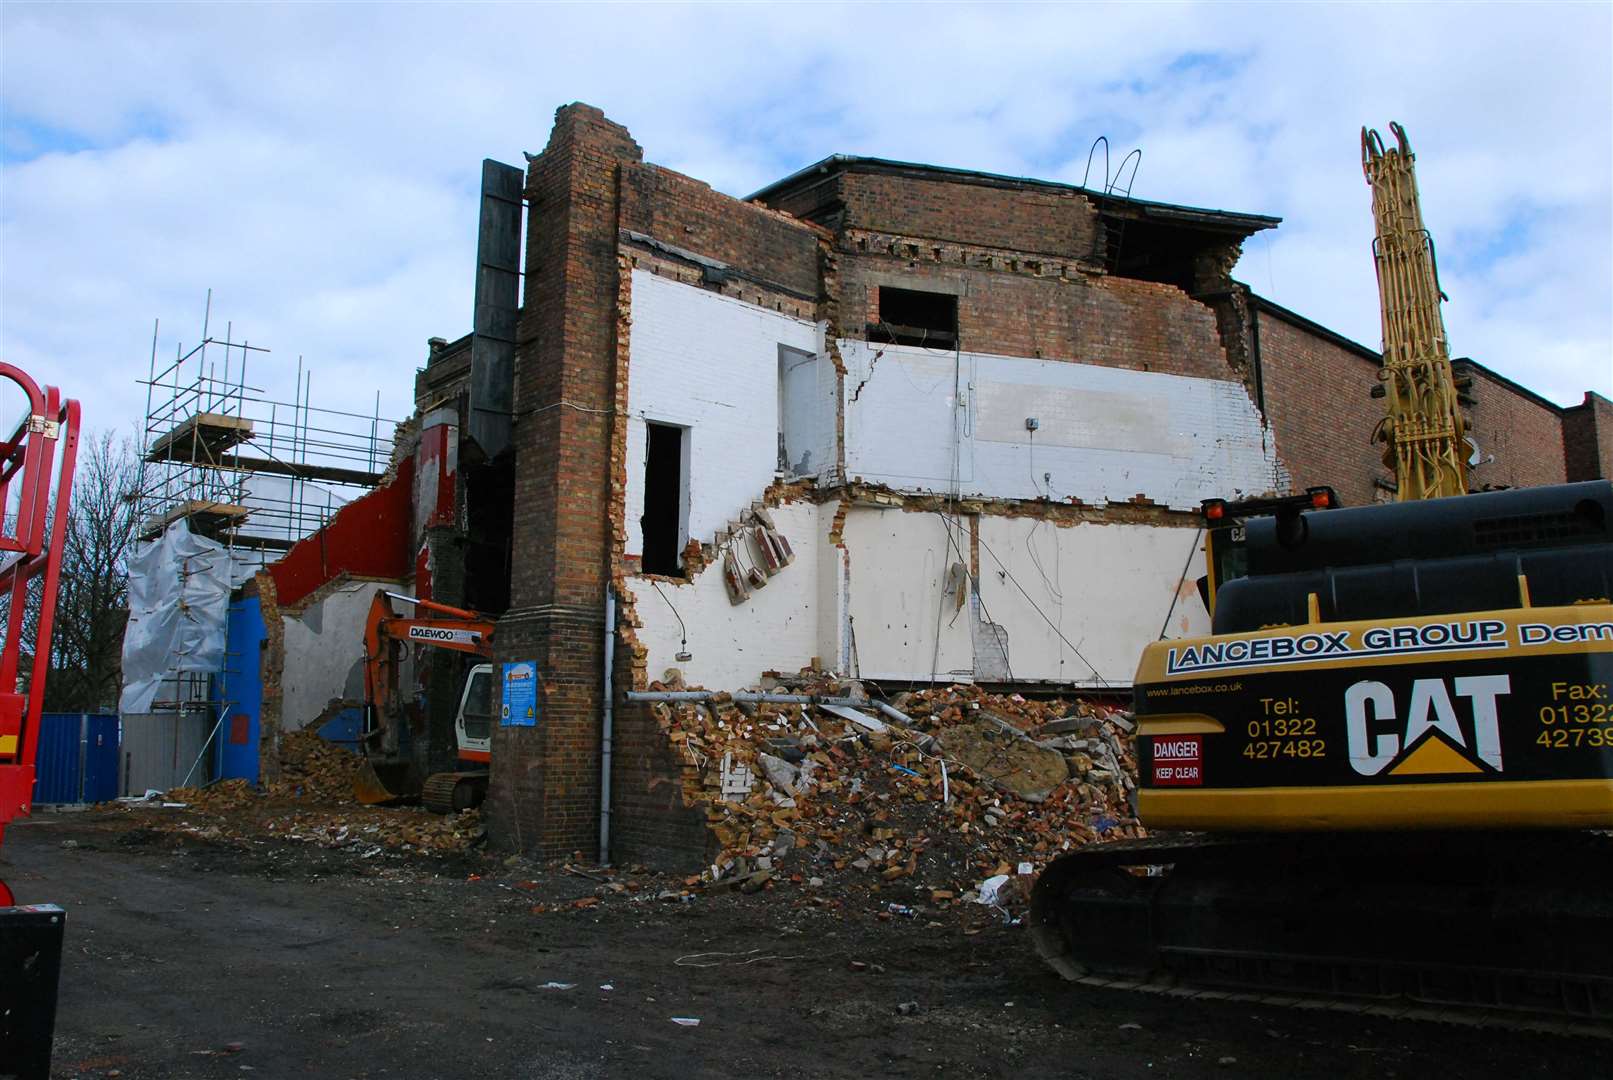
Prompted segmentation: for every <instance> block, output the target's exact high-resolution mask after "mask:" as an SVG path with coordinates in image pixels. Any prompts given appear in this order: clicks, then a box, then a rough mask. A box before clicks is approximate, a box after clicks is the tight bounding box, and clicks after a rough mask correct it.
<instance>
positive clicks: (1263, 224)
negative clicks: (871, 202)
mask: <svg viewBox="0 0 1613 1080" xmlns="http://www.w3.org/2000/svg"><path fill="white" fill-rule="evenodd" d="M853 169H862V170H865V171H869V172H918V173H930V174H936V175H940V176H945V177H950V178H952V179H955V180H962V181H965V182H967V183H974V184H985V185H988V186H991V187H1039V188H1053V189H1055V190H1058V191H1078V192H1080V193H1081V194H1083V195H1085V196H1087V197H1088V198H1089V199H1092V200H1093V201H1094V202H1097V203H1099V204H1100V206H1105V207H1110V208H1115V209H1118V208H1120V207H1122V206H1126V207H1133V208H1136V209H1139V210H1141V211H1143V212H1144V214H1145V215H1149V216H1156V215H1157V216H1158V217H1161V218H1178V219H1181V220H1184V221H1190V222H1193V223H1195V224H1200V225H1218V226H1221V227H1223V228H1231V229H1239V230H1242V231H1246V232H1250V233H1255V232H1259V231H1261V230H1262V229H1274V228H1276V227H1277V226H1278V225H1279V224H1280V223H1281V222H1282V218H1280V217H1272V216H1270V215H1268V214H1245V213H1241V212H1239V211H1235V210H1210V209H1205V208H1203V207H1198V206H1182V205H1179V204H1177V203H1165V202H1154V201H1152V200H1150V199H1133V198H1129V197H1124V196H1119V195H1112V194H1106V193H1104V192H1101V191H1093V190H1092V189H1091V188H1084V187H1081V186H1080V185H1078V184H1066V183H1062V182H1060V181H1057V180H1038V179H1036V178H1034V177H1029V176H1008V175H1006V174H1004V173H990V172H981V171H978V170H975V169H957V168H953V167H952V166H949V165H924V164H920V163H918V162H913V161H893V160H891V159H890V158H874V157H859V156H857V155H854V154H830V155H829V156H828V157H826V158H824V159H823V160H822V161H815V162H813V163H812V164H811V165H808V166H806V167H805V168H803V169H797V170H796V171H795V172H793V173H791V174H790V175H788V176H786V177H784V178H783V179H782V180H775V181H773V183H771V184H768V185H767V186H766V187H763V188H761V189H759V190H757V191H754V192H752V193H751V194H749V195H747V196H745V198H744V199H743V201H744V202H757V201H759V200H762V199H766V198H767V197H768V196H771V195H774V194H776V193H778V192H780V191H783V190H785V189H788V188H791V187H795V186H797V185H798V184H799V183H800V182H801V181H803V180H806V179H808V178H810V177H813V176H817V175H828V174H829V173H831V172H834V171H843V172H849V171H851V170H853Z"/></svg>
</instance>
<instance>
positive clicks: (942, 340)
mask: <svg viewBox="0 0 1613 1080" xmlns="http://www.w3.org/2000/svg"><path fill="white" fill-rule="evenodd" d="M868 340H869V341H886V342H890V343H892V344H895V345H921V346H930V347H932V348H947V349H950V348H952V347H953V346H954V345H956V344H957V343H958V298H957V297H956V296H953V295H952V294H951V293H937V292H923V291H921V290H919V289H893V288H890V287H889V286H886V285H881V286H880V287H879V322H877V323H875V324H874V325H872V326H870V327H869V328H868Z"/></svg>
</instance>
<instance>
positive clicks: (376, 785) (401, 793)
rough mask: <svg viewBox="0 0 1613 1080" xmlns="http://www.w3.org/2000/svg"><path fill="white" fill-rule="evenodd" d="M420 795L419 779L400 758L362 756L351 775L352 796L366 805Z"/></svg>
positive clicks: (385, 803) (381, 803)
mask: <svg viewBox="0 0 1613 1080" xmlns="http://www.w3.org/2000/svg"><path fill="white" fill-rule="evenodd" d="M419 797H420V779H419V776H418V774H417V773H416V771H415V768H414V766H413V765H411V764H410V763H408V762H403V761H392V762H386V761H383V762H380V763H379V764H378V763H376V762H373V761H370V760H369V759H368V758H366V759H365V761H364V764H363V765H361V766H360V767H359V770H358V772H356V773H354V774H353V798H355V799H357V800H358V801H359V802H361V803H363V804H365V805H366V806H384V805H388V804H393V803H400V802H404V801H407V800H409V799H416V798H419Z"/></svg>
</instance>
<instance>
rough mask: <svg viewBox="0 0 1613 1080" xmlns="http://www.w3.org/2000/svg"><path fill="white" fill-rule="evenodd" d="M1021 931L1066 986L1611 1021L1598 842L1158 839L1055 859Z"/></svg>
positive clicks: (1606, 849)
mask: <svg viewBox="0 0 1613 1080" xmlns="http://www.w3.org/2000/svg"><path fill="white" fill-rule="evenodd" d="M1029 928H1030V931H1031V936H1032V940H1033V942H1034V943H1035V946H1036V949H1037V952H1038V953H1039V954H1040V955H1041V957H1042V959H1043V960H1044V961H1046V962H1047V963H1048V964H1049V966H1051V967H1052V968H1053V969H1054V970H1055V971H1057V972H1058V973H1059V974H1060V975H1062V976H1064V977H1065V978H1067V979H1071V980H1076V981H1082V982H1090V981H1092V980H1098V981H1099V982H1100V983H1102V984H1104V985H1115V984H1117V982H1123V983H1128V984H1131V985H1134V986H1135V987H1136V988H1138V989H1147V988H1148V987H1150V986H1158V985H1162V984H1163V985H1165V986H1168V987H1170V989H1171V990H1172V991H1173V992H1175V991H1180V994H1181V995H1183V996H1192V995H1195V994H1200V993H1205V992H1216V991H1219V992H1221V993H1224V994H1227V995H1236V996H1240V997H1241V996H1244V995H1252V996H1255V997H1256V998H1257V999H1259V1000H1271V999H1284V998H1289V999H1293V1000H1294V1001H1338V1002H1346V1003H1353V1004H1355V1005H1362V1006H1367V1007H1368V1008H1369V1009H1371V1011H1376V1012H1380V1013H1381V1012H1382V1011H1383V1010H1391V1011H1398V1012H1407V1011H1410V1010H1422V1011H1426V1010H1427V1009H1430V1008H1432V1009H1435V1010H1438V1011H1444V1012H1452V1011H1467V1012H1471V1013H1474V1014H1482V1015H1493V1014H1508V1015H1513V1016H1516V1017H1519V1018H1520V1019H1521V1018H1535V1019H1538V1020H1541V1021H1548V1022H1549V1020H1559V1021H1566V1022H1569V1023H1570V1025H1571V1026H1573V1027H1574V1028H1576V1029H1577V1028H1582V1027H1587V1026H1588V1027H1591V1028H1597V1029H1605V1030H1609V1031H1613V836H1609V835H1606V834H1600V833H1571V832H1570V833H1561V832H1538V833H1537V832H1525V831H1520V832H1440V833H1420V832H1399V833H1344V834H1337V833H1334V834H1326V835H1321V834H1303V833H1301V834H1284V835H1269V834H1267V835H1258V836H1238V835H1219V834H1218V835H1214V836H1203V835H1198V834H1185V833H1184V834H1159V835H1156V836H1153V837H1150V838H1148V839H1145V840H1137V841H1121V842H1117V843H1112V844H1102V845H1097V846H1094V847H1091V848H1087V849H1085V850H1082V851H1078V852H1075V853H1072V854H1070V855H1065V856H1063V857H1061V858H1059V859H1057V860H1055V861H1054V862H1053V863H1051V864H1050V865H1049V866H1048V867H1047V869H1046V870H1044V871H1043V873H1042V875H1041V876H1040V877H1039V878H1038V879H1037V882H1036V886H1035V888H1034V889H1033V890H1032V895H1031V917H1030V923H1029ZM1273 1003H1287V1002H1286V1001H1284V1002H1276V1001H1274V1002H1273ZM1373 1007H1376V1008H1373Z"/></svg>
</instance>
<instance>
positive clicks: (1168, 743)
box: [1154, 735, 1204, 787]
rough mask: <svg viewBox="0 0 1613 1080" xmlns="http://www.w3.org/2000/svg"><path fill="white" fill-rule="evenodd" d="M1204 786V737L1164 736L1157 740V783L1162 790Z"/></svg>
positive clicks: (1155, 778)
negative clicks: (1164, 788)
mask: <svg viewBox="0 0 1613 1080" xmlns="http://www.w3.org/2000/svg"><path fill="white" fill-rule="evenodd" d="M1203 783H1204V736H1202V735H1162V736H1158V737H1156V738H1155V739H1154V784H1155V785H1156V786H1159V787H1170V786H1176V787H1181V786H1190V787H1197V786H1198V785H1200V784H1203Z"/></svg>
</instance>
